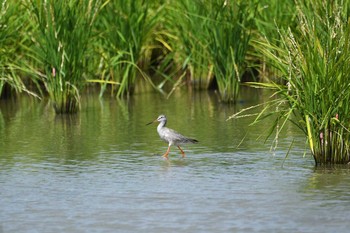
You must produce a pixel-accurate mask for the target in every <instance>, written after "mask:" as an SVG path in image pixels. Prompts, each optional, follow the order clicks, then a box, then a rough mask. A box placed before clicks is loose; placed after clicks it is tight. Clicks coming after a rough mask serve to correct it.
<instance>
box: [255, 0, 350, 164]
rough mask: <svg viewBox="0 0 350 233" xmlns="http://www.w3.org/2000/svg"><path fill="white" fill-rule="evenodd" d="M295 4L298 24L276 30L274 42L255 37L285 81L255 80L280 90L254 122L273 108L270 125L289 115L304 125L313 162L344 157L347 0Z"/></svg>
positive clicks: (349, 145)
mask: <svg viewBox="0 0 350 233" xmlns="http://www.w3.org/2000/svg"><path fill="white" fill-rule="evenodd" d="M296 4H297V5H296V6H297V16H298V17H297V21H298V25H299V26H298V27H297V28H294V29H291V28H289V29H286V30H281V31H280V38H281V41H280V42H281V43H278V45H277V44H274V43H273V42H272V41H267V42H257V43H260V45H261V49H260V51H261V52H262V53H263V54H264V55H265V56H266V57H267V58H268V59H269V60H270V61H271V62H272V64H274V65H275V66H276V67H277V69H278V70H279V72H280V74H281V78H282V79H283V80H284V84H285V85H278V84H275V83H270V84H257V83H255V84H254V85H259V86H260V87H261V86H264V87H269V88H274V89H276V90H277V91H276V93H277V94H278V96H280V98H278V99H275V100H273V101H271V102H269V104H268V105H267V106H266V107H265V108H264V110H263V112H261V113H260V114H259V115H258V118H257V121H256V122H258V120H259V119H262V118H263V117H265V116H266V115H268V114H265V113H266V111H267V109H268V108H272V110H273V111H275V112H277V113H278V117H277V119H278V121H276V123H275V129H277V126H278V125H280V126H281V124H282V126H283V125H284V123H285V122H286V120H287V119H289V120H292V122H293V123H294V124H296V125H297V126H298V127H299V128H300V129H301V130H303V132H304V133H305V135H306V136H307V139H308V143H309V146H310V149H311V153H312V155H313V158H314V160H315V163H316V164H317V165H320V164H337V163H340V164H344V163H349V161H350V141H349V140H350V130H349V129H350V128H349V127H350V108H349V101H350V83H349V78H350V77H349V76H350V44H349V40H350V22H349V9H348V8H347V7H344V6H349V1H331V2H328V1H321V0H320V1H316V2H313V3H312V4H311V3H309V2H306V1H302V0H300V1H296ZM280 45H282V46H280ZM292 115H295V116H296V118H292V117H291V116H292ZM281 119H284V120H283V123H280V121H281ZM293 119H295V120H293ZM280 128H281V127H280ZM278 130H281V129H278Z"/></svg>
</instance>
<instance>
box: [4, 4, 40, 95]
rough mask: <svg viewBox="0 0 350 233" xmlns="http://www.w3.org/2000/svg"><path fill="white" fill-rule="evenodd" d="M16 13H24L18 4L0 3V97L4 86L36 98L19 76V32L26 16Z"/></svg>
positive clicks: (20, 60) (20, 55) (20, 56)
mask: <svg viewBox="0 0 350 233" xmlns="http://www.w3.org/2000/svg"><path fill="white" fill-rule="evenodd" d="M18 12H22V13H23V12H24V11H23V8H22V7H21V3H20V2H9V1H7V0H1V1H0V96H2V94H3V90H4V88H5V86H6V85H7V86H8V87H10V89H12V90H14V91H15V92H16V93H20V92H22V91H24V92H26V93H29V94H31V95H35V96H36V94H35V93H33V92H31V91H30V90H28V88H27V86H26V85H25V82H24V80H23V79H22V77H21V76H20V70H21V68H22V67H21V64H22V57H23V56H22V54H21V53H22V52H23V50H22V49H21V44H22V42H23V41H22V40H23V38H22V36H21V33H20V32H21V31H23V30H22V28H23V22H24V21H25V20H26V15H25V14H20V13H18ZM8 94H9V93H8Z"/></svg>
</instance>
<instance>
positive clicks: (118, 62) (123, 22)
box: [96, 0, 161, 97]
mask: <svg viewBox="0 0 350 233" xmlns="http://www.w3.org/2000/svg"><path fill="white" fill-rule="evenodd" d="M160 11H161V8H160V6H159V5H157V4H153V3H152V1H141V0H136V1H127V2H125V1H123V0H117V1H110V2H108V4H106V6H105V7H104V9H103V10H102V11H101V14H100V17H99V18H98V21H97V24H96V30H97V31H98V32H99V36H98V42H97V45H96V51H98V54H100V58H101V59H100V65H99V67H100V74H101V77H100V81H101V85H102V88H101V93H102V94H103V92H104V91H105V90H106V87H107V85H108V84H115V85H113V87H112V93H113V92H114V91H116V96H117V97H122V96H125V95H129V94H130V93H132V92H133V90H134V85H135V82H136V78H137V77H143V78H145V79H146V80H147V81H148V82H149V83H151V84H153V83H152V81H151V79H150V78H149V77H148V76H147V74H146V69H147V68H146V67H147V65H148V64H149V62H150V60H149V59H150V56H151V52H152V49H153V48H154V46H153V42H154V38H155V36H154V35H155V34H156V26H157V22H158V19H159V17H160V15H161V12H160ZM142 66H143V67H142Z"/></svg>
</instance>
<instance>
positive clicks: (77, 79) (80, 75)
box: [28, 0, 101, 114]
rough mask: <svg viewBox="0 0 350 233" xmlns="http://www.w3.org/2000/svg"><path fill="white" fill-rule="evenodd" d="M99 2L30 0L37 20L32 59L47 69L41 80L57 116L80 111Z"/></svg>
mask: <svg viewBox="0 0 350 233" xmlns="http://www.w3.org/2000/svg"><path fill="white" fill-rule="evenodd" d="M100 4H101V3H100V1H98V0H90V1H80V0H67V1H54V0H47V1H45V2H42V1H35V0H31V1H30V3H29V5H28V8H29V10H30V13H31V15H32V18H33V19H34V21H33V23H34V25H33V29H34V30H36V32H35V33H34V34H33V40H34V45H33V47H32V53H33V57H35V59H36V60H37V61H38V63H39V64H40V65H41V66H42V67H41V69H44V72H45V78H44V79H43V80H42V81H43V82H44V84H45V87H46V90H47V92H48V94H49V97H50V99H51V100H52V102H53V107H54V109H55V112H56V113H57V114H61V113H76V112H77V111H79V109H80V93H79V92H80V91H81V90H82V87H83V86H84V84H85V78H84V73H85V68H86V56H87V51H88V43H89V39H90V33H91V28H92V24H93V22H94V20H95V18H96V15H97V13H98V11H99V7H100Z"/></svg>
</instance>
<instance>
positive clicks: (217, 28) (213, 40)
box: [171, 0, 254, 102]
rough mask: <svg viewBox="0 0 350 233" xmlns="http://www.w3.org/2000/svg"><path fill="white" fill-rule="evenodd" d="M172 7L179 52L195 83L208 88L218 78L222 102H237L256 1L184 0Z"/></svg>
mask: <svg viewBox="0 0 350 233" xmlns="http://www.w3.org/2000/svg"><path fill="white" fill-rule="evenodd" d="M171 9H172V14H171V15H172V16H173V17H172V21H173V22H172V23H171V24H172V25H173V28H175V29H176V31H175V32H174V34H175V35H176V36H177V38H178V41H179V46H177V47H178V50H177V53H178V54H179V57H180V58H181V59H182V62H180V63H182V66H183V67H184V68H187V69H189V71H190V76H191V79H192V81H193V82H194V86H195V87H198V88H203V87H204V88H209V86H210V84H211V82H212V81H213V80H214V79H215V82H216V84H217V87H218V92H219V96H220V99H221V101H223V102H235V101H236V99H237V95H238V92H239V85H240V82H241V77H242V75H243V73H244V72H245V70H246V52H247V49H248V46H249V41H250V34H251V30H250V28H251V27H250V26H251V25H252V23H253V20H252V19H253V17H252V16H253V15H254V4H253V3H247V2H246V1H225V0H222V1H214V2H213V1H210V2H203V1H200V0H196V1H188V0H182V1H178V4H177V5H174V6H173V8H171ZM179 16H180V17H179Z"/></svg>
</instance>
